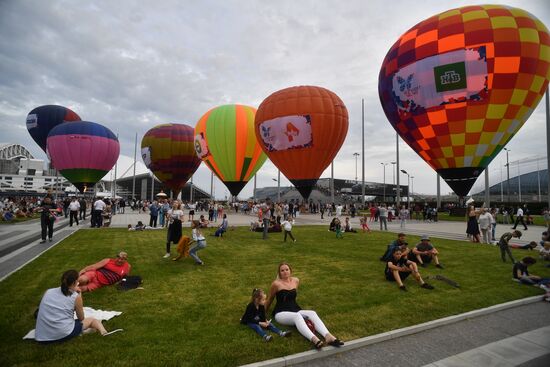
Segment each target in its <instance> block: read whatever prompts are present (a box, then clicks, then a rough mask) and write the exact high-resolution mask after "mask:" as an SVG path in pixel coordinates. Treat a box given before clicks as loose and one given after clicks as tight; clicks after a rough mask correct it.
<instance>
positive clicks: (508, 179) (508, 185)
mask: <svg viewBox="0 0 550 367" xmlns="http://www.w3.org/2000/svg"><path fill="white" fill-rule="evenodd" d="M504 150H505V151H506V176H507V178H506V190H507V191H508V204H510V160H509V159H508V153H509V152H510V149H508V148H504Z"/></svg>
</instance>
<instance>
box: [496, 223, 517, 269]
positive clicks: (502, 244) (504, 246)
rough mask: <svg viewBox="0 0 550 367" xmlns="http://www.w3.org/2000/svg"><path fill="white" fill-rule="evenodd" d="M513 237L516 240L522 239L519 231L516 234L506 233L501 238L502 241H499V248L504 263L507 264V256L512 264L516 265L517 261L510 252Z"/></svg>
mask: <svg viewBox="0 0 550 367" xmlns="http://www.w3.org/2000/svg"><path fill="white" fill-rule="evenodd" d="M512 237H515V238H521V232H520V231H518V230H515V231H514V232H512V233H510V232H506V233H505V234H503V235H502V236H501V237H500V241H498V247H499V248H500V257H501V258H502V262H506V254H508V256H509V257H510V261H512V264H515V262H516V260H515V259H514V257H513V256H512V251H510V247H509V242H510V240H511V239H512Z"/></svg>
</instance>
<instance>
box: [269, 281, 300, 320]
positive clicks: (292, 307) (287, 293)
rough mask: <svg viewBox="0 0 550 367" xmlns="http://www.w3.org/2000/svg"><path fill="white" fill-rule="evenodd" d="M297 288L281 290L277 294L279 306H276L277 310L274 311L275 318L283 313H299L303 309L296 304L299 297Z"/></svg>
mask: <svg viewBox="0 0 550 367" xmlns="http://www.w3.org/2000/svg"><path fill="white" fill-rule="evenodd" d="M297 295H298V294H297V292H296V288H294V289H291V290H288V289H281V290H280V291H278V292H277V293H276V294H275V297H276V298H277V304H276V305H275V308H274V309H273V317H275V315H276V314H277V313H278V312H282V311H289V312H298V311H300V310H301V309H302V308H301V307H300V306H298V304H297V303H296V296H297Z"/></svg>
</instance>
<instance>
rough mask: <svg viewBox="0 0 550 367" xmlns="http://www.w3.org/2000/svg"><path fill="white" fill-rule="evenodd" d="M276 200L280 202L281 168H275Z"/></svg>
mask: <svg viewBox="0 0 550 367" xmlns="http://www.w3.org/2000/svg"><path fill="white" fill-rule="evenodd" d="M277 202H278V203H280V202H281V170H280V169H279V170H277Z"/></svg>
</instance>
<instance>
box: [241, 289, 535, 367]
mask: <svg viewBox="0 0 550 367" xmlns="http://www.w3.org/2000/svg"><path fill="white" fill-rule="evenodd" d="M541 299H542V296H533V297H528V298H522V299H518V300H515V301H510V302H506V303H501V304H498V305H493V306H489V307H485V308H480V309H479V310H474V311H469V312H465V313H461V314H459V315H453V316H448V317H444V318H442V319H437V320H433V321H428V322H425V323H422V324H418V325H413V326H408V327H405V328H401V329H396V330H391V331H388V332H385V333H381V334H376V335H371V336H367V337H364V338H360V339H355V340H352V341H349V342H346V344H345V345H344V346H342V347H340V348H335V347H330V346H329V347H324V348H323V349H322V350H320V351H315V350H310V351H307V352H302V353H297V354H292V355H289V356H284V357H280V358H274V359H269V360H267V361H261V362H255V363H251V364H246V365H242V366H241V367H284V366H292V365H295V364H298V363H303V362H307V361H312V360H315V359H319V358H324V357H328V356H330V355H333V354H337V353H341V352H348V351H351V350H354V349H358V348H361V347H365V346H367V345H371V344H376V343H381V342H383V341H386V340H390V339H396V338H400V337H402V336H406V335H411V334H416V333H419V332H421V331H425V330H429V329H434V328H436V327H439V326H443V325H450V324H453V323H455V322H459V321H463V320H468V319H473V318H476V317H479V316H483V315H487V314H490V313H493V312H497V311H501V310H505V309H509V308H513V307H517V306H521V305H526V304H530V303H535V302H540V300H541Z"/></svg>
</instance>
